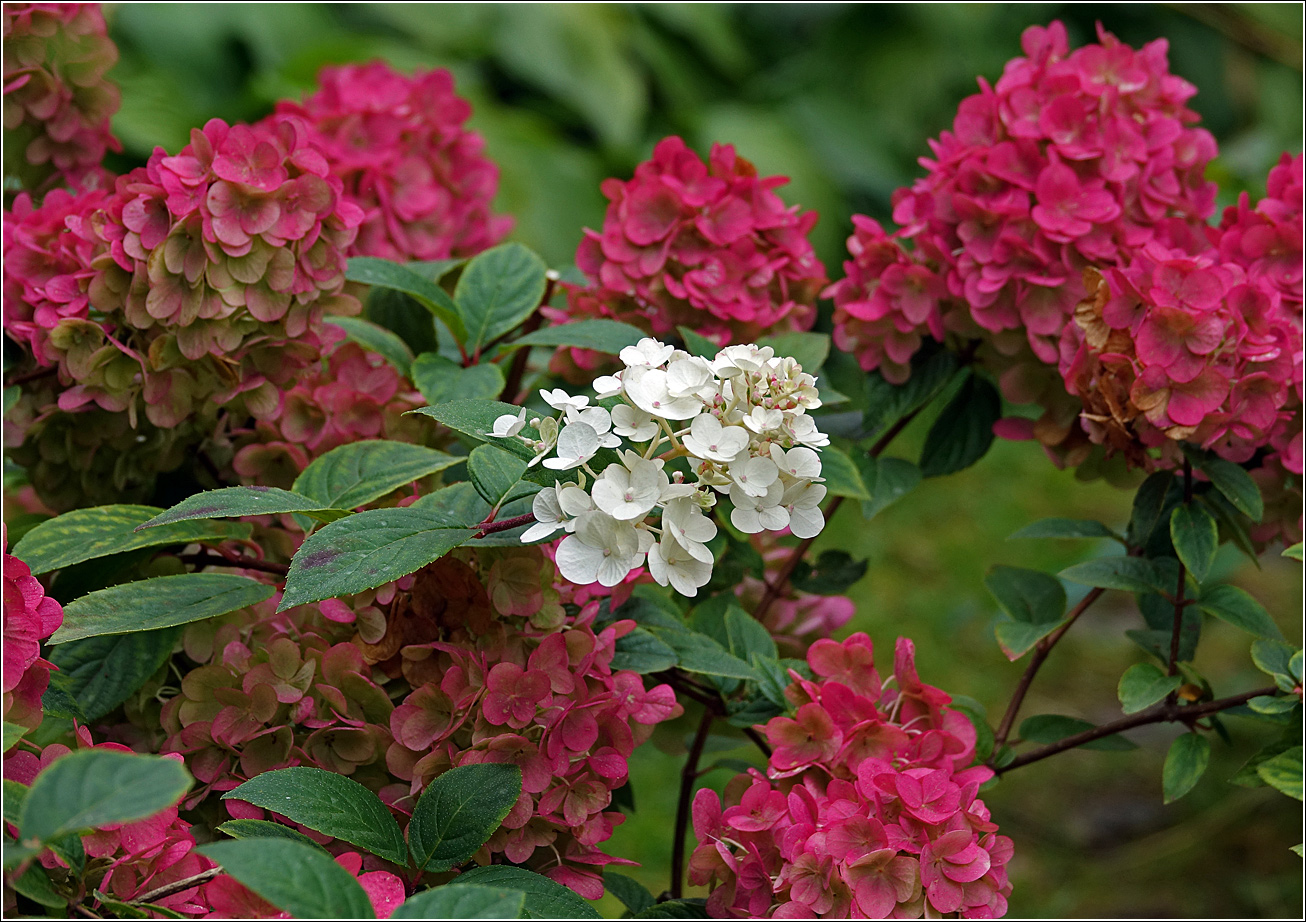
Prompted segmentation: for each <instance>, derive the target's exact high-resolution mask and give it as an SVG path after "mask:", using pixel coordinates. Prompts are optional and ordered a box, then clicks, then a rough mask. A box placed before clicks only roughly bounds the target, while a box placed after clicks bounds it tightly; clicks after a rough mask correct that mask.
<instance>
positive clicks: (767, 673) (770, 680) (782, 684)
mask: <svg viewBox="0 0 1306 922" xmlns="http://www.w3.org/2000/svg"><path fill="white" fill-rule="evenodd" d="M749 662H750V663H752V666H753V668H754V669H755V670H757V690H758V691H759V692H761V693H762V696H763V697H765V698H766V700H767V701H770V702H771V703H772V704H774V705H775V706H776V707H778V708H782V709H785V710H787V709H789V708H790V707H792V704H791V703H790V702H789V699H787V698H786V697H785V689H786V688H788V687H789V684H790V683H791V682H792V681H793V679H792V678H791V677H790V675H789V666H790V664H792V663H793V662H794V661H793V660H783V661H782V660H778V659H776V658H775V657H774V656H764V655H762V654H759V653H754V654H753V655H752V657H751V658H750V659H749Z"/></svg>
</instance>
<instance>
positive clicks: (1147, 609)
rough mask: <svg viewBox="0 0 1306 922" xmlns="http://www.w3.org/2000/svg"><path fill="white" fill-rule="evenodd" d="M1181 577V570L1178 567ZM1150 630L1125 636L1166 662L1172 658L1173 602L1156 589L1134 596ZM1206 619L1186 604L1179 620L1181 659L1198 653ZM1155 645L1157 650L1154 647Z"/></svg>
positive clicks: (1133, 632)
mask: <svg viewBox="0 0 1306 922" xmlns="http://www.w3.org/2000/svg"><path fill="white" fill-rule="evenodd" d="M1174 575H1175V578H1176V580H1177V579H1178V570H1177V569H1176V570H1175V574H1174ZM1134 598H1135V599H1136V600H1137V602H1138V610H1139V611H1140V612H1141V613H1142V615H1143V618H1144V620H1146V621H1147V626H1148V627H1149V628H1151V629H1152V630H1151V631H1126V632H1125V633H1126V635H1127V636H1129V637H1130V638H1131V639H1132V640H1134V641H1135V642H1136V643H1138V644H1139V646H1141V647H1143V649H1145V650H1147V651H1148V652H1155V655H1156V657H1157V659H1159V660H1161V661H1162V662H1166V661H1168V660H1169V657H1170V638H1171V635H1172V634H1173V633H1174V603H1173V602H1171V601H1170V600H1169V599H1166V598H1163V597H1161V596H1159V595H1157V594H1156V593H1154V592H1145V593H1139V594H1138V595H1136V596H1135V597H1134ZM1205 620H1206V619H1205V618H1204V617H1203V616H1202V613H1201V612H1200V611H1198V610H1197V608H1196V607H1194V606H1192V605H1185V606H1184V612H1183V616H1182V617H1181V618H1180V622H1179V661H1180V662H1186V661H1189V660H1191V659H1192V658H1193V655H1194V654H1195V653H1196V652H1197V643H1198V641H1199V640H1201V637H1202V624H1203V622H1204V621H1205ZM1153 644H1154V645H1155V651H1154V650H1153Z"/></svg>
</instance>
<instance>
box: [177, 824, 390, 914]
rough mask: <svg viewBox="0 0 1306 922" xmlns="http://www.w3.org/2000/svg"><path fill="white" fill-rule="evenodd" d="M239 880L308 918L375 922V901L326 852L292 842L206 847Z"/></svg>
mask: <svg viewBox="0 0 1306 922" xmlns="http://www.w3.org/2000/svg"><path fill="white" fill-rule="evenodd" d="M199 852H200V854H202V855H204V856H206V857H207V858H210V859H212V860H213V861H216V862H217V863H218V864H220V865H222V870H224V871H226V872H227V873H228V874H230V875H231V876H232V877H234V878H236V880H238V881H240V882H241V883H242V884H244V885H245V886H246V887H249V889H251V890H253V891H254V892H255V893H257V894H258V895H259V896H261V897H263V899H265V900H267V901H268V902H269V903H271V904H272V905H273V906H276V907H277V908H278V909H283V910H285V911H286V912H288V913H290V914H291V916H293V917H296V918H302V919H374V918H376V913H374V912H373V911H372V902H371V900H369V899H368V898H367V893H366V892H365V891H364V890H363V888H362V886H360V885H359V883H358V881H357V880H355V879H354V875H352V874H350V873H349V872H348V871H346V870H345V869H344V868H342V867H341V866H340V865H338V864H336V863H335V861H334V860H332V859H331V858H330V857H329V856H327V855H324V854H322V852H321V850H319V849H315V848H309V847H308V846H307V845H301V844H300V843H298V842H292V841H290V840H289V839H271V838H266V839H238V840H236V841H228V842H212V843H210V844H208V845H201V846H200V848H199Z"/></svg>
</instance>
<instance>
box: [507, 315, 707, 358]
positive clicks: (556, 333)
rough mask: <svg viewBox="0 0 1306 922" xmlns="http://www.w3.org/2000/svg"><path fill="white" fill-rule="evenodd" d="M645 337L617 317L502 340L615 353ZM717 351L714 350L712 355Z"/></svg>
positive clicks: (545, 329) (566, 325)
mask: <svg viewBox="0 0 1306 922" xmlns="http://www.w3.org/2000/svg"><path fill="white" fill-rule="evenodd" d="M646 336H648V334H647V333H645V332H644V331H643V330H641V329H640V328H639V327H633V326H631V325H630V324H628V323H621V322H620V321H617V320H578V321H576V322H575V323H561V324H557V325H555V326H549V327H545V328H544V329H542V330H536V331H535V332H534V333H527V334H526V335H525V336H521V337H518V338H517V339H514V340H513V341H512V342H510V343H505V344H504V348H505V349H515V348H517V347H518V346H569V347H572V348H575V349H593V350H594V351H595V352H604V353H607V354H608V355H616V354H617V353H618V352H620V351H621V350H622V349H625V348H626V347H627V346H633V345H635V344H636V343H637V342H639V341H640V340H641V339H643V338H644V337H646ZM715 354H716V353H713V355H715Z"/></svg>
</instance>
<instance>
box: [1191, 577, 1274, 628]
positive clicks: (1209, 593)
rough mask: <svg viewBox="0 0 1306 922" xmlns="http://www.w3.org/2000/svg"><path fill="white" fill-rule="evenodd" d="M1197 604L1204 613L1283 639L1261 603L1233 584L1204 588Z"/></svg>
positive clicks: (1240, 626)
mask: <svg viewBox="0 0 1306 922" xmlns="http://www.w3.org/2000/svg"><path fill="white" fill-rule="evenodd" d="M1197 607H1198V608H1200V609H1201V610H1202V611H1204V612H1206V613H1207V614H1208V615H1211V616H1212V617H1215V618H1219V619H1220V620H1221V621H1226V622H1228V623H1229V624H1232V625H1233V626H1234V627H1236V628H1239V629H1241V630H1244V631H1246V632H1247V633H1249V634H1255V635H1256V636H1257V637H1266V638H1269V639H1270V640H1282V639H1283V632H1282V631H1280V630H1279V626H1278V625H1277V624H1275V623H1274V619H1273V618H1271V617H1270V613H1269V612H1267V611H1266V610H1265V606H1264V605H1262V604H1261V603H1260V602H1258V601H1256V600H1255V599H1253V598H1252V597H1251V596H1250V595H1248V594H1247V591H1246V590H1244V589H1239V588H1238V587H1237V586H1228V585H1219V586H1212V587H1210V588H1209V589H1206V590H1204V591H1203V592H1202V596H1201V598H1200V599H1199V600H1198V602H1197Z"/></svg>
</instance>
